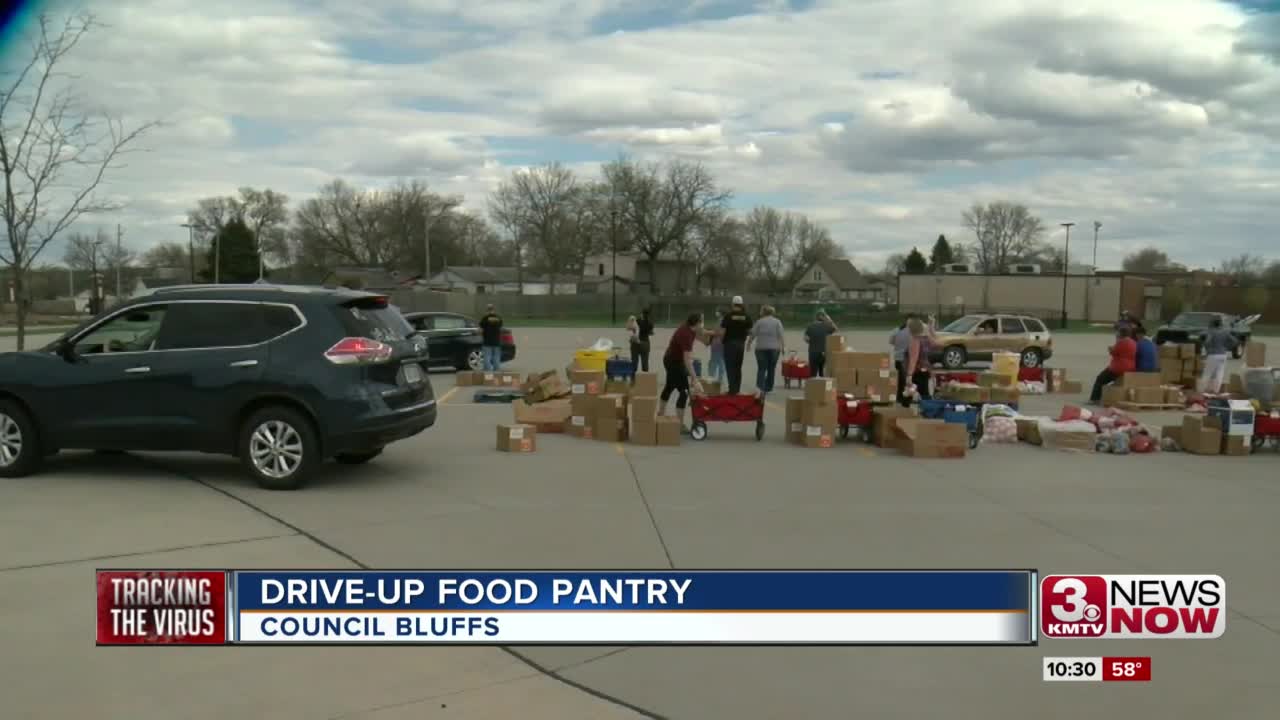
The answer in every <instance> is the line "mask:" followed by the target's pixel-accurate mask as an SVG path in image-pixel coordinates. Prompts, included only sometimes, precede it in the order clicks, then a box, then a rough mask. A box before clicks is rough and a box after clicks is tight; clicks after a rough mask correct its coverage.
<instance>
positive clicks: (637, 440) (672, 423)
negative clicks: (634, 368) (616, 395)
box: [627, 372, 680, 446]
mask: <svg viewBox="0 0 1280 720" xmlns="http://www.w3.org/2000/svg"><path fill="white" fill-rule="evenodd" d="M627 407H628V410H627V421H628V422H629V423H630V427H629V428H628V429H627V436H628V439H629V440H630V441H631V442H632V443H633V444H636V445H645V446H654V445H658V446H673V445H679V444H680V420H679V418H675V417H671V416H669V415H668V416H661V417H659V416H658V376H657V375H656V374H654V373H646V372H638V373H636V377H635V384H634V385H632V386H631V393H630V402H629V403H628V404H627Z"/></svg>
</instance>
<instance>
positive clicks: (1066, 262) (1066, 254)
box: [1062, 222, 1075, 330]
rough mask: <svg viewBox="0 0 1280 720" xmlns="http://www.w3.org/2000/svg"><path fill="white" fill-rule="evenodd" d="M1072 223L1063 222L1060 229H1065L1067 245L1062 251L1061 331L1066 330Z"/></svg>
mask: <svg viewBox="0 0 1280 720" xmlns="http://www.w3.org/2000/svg"><path fill="white" fill-rule="evenodd" d="M1072 225H1075V223H1073V222H1064V223H1062V227H1064V228H1066V229H1067V244H1066V248H1065V249H1064V250H1063V251H1062V329H1063V330H1066V329H1067V271H1068V269H1069V268H1070V267H1071V226H1072Z"/></svg>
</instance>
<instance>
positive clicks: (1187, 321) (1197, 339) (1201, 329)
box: [1155, 312, 1262, 359]
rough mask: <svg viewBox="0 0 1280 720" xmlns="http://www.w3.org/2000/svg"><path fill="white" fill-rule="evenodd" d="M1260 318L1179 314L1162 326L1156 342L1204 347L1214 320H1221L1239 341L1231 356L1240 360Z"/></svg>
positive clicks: (1195, 313)
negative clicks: (1193, 344)
mask: <svg viewBox="0 0 1280 720" xmlns="http://www.w3.org/2000/svg"><path fill="white" fill-rule="evenodd" d="M1260 317H1262V316H1261V315H1250V316H1249V317H1244V318H1241V317H1236V316H1235V315H1227V314H1226V313H1216V312H1184V313H1179V314H1178V315H1177V316H1176V317H1174V318H1173V320H1171V321H1169V324H1168V325H1161V326H1160V327H1159V328H1157V329H1156V334H1155V341H1156V344H1157V345H1163V344H1165V343H1195V344H1196V345H1203V344H1204V336H1205V333H1207V332H1208V331H1209V324H1210V322H1212V321H1213V319H1214V318H1221V319H1222V326H1223V327H1225V328H1229V329H1230V330H1231V334H1232V335H1234V336H1235V338H1236V341H1237V342H1236V348H1235V350H1233V351H1232V352H1231V355H1232V357H1234V358H1237V359H1239V358H1240V357H1241V356H1242V355H1244V346H1245V344H1246V343H1248V342H1249V338H1250V337H1251V336H1252V334H1253V324H1254V323H1255V322H1257V321H1258V318H1260Z"/></svg>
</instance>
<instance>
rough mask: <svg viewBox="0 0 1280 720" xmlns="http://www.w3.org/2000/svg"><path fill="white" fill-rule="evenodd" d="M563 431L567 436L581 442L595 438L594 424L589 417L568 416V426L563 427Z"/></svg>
mask: <svg viewBox="0 0 1280 720" xmlns="http://www.w3.org/2000/svg"><path fill="white" fill-rule="evenodd" d="M564 431H565V433H566V434H567V435H572V436H573V437H578V438H582V439H583V440H591V439H593V438H595V436H596V433H595V424H594V422H593V421H592V418H591V416H590V415H577V414H574V415H570V416H569V424H568V425H566V426H565V428H564Z"/></svg>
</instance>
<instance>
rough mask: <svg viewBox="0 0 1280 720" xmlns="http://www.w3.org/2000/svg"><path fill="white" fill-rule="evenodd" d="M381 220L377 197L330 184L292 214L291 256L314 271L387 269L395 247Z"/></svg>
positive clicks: (392, 263) (337, 183)
mask: <svg viewBox="0 0 1280 720" xmlns="http://www.w3.org/2000/svg"><path fill="white" fill-rule="evenodd" d="M384 219H385V214H384V213H383V208H382V207H381V206H380V205H379V203H378V197H377V195H376V194H374V193H368V192H364V191H362V190H359V189H357V188H353V187H351V186H350V185H348V184H347V183H345V182H343V181H342V180H334V181H333V182H331V183H329V184H327V185H325V186H324V187H322V188H320V192H319V193H318V194H317V195H316V196H315V197H313V198H310V199H308V200H307V201H306V202H304V203H302V205H301V206H299V207H298V210H297V211H296V212H295V213H294V226H293V233H292V234H293V238H292V241H291V242H292V245H293V253H294V256H295V257H296V258H297V260H298V262H299V264H301V265H303V266H304V267H306V268H308V269H311V270H317V271H318V270H328V269H332V267H333V266H334V265H354V266H357V267H385V268H392V267H394V266H395V264H396V254H397V250H396V248H397V242H396V239H395V238H392V237H388V236H387V234H386V233H384V232H383V228H382V227H380V226H379V225H380V222H381V221H383V220H384Z"/></svg>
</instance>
